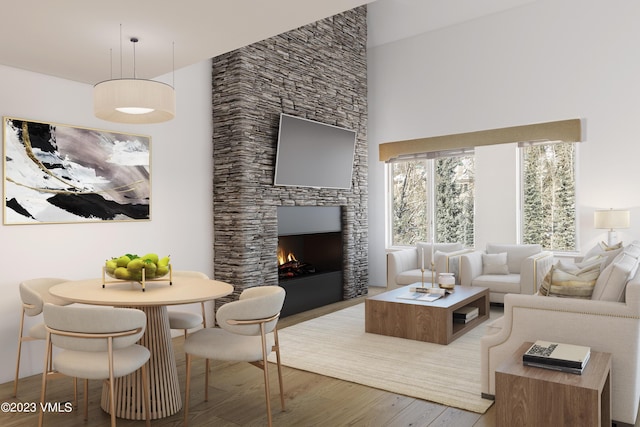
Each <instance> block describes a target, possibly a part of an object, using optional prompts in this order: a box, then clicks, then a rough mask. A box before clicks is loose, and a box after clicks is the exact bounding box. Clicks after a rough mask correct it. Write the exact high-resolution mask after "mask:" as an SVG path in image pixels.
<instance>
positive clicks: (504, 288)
mask: <svg viewBox="0 0 640 427" xmlns="http://www.w3.org/2000/svg"><path fill="white" fill-rule="evenodd" d="M552 265H553V253H551V252H549V251H543V250H542V246H541V245H515V244H511V245H509V244H501V245H497V244H487V249H486V250H485V251H474V252H469V253H466V254H462V255H461V256H460V284H461V285H462V286H483V287H487V288H489V293H490V294H489V295H490V297H489V299H490V301H491V302H496V303H502V302H504V297H505V295H506V294H529V295H531V294H534V293H536V292H537V291H538V288H539V286H540V283H542V280H543V279H544V277H545V275H546V274H547V273H548V272H549V270H550V269H551V266H552Z"/></svg>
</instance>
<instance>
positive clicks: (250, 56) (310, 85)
mask: <svg viewBox="0 0 640 427" xmlns="http://www.w3.org/2000/svg"><path fill="white" fill-rule="evenodd" d="M366 39H367V31H366V7H365V6H363V7H359V8H356V9H354V10H351V11H347V12H345V13H342V14H339V15H336V16H333V17H331V18H327V19H324V20H321V21H318V22H315V23H313V24H310V25H307V26H304V27H301V28H298V29H296V30H293V31H289V32H287V33H284V34H281V35H278V36H275V37H272V38H270V39H267V40H264V41H262V42H259V43H256V44H253V45H250V46H247V47H244V48H241V49H238V50H235V51H233V52H230V53H227V54H224V55H221V56H218V57H216V58H213V159H214V180H213V193H214V194H213V200H214V205H213V214H214V218H213V221H214V274H215V278H216V279H218V280H223V281H226V282H229V283H231V284H233V285H234V287H235V293H234V295H231V296H229V297H227V298H226V299H223V300H222V301H221V302H225V301H227V300H231V299H235V298H236V297H237V294H238V293H239V292H241V291H242V290H243V289H244V288H247V287H253V286H259V285H277V284H278V267H277V247H278V235H277V234H278V232H277V229H278V227H277V213H276V211H277V206H280V205H284V206H296V205H300V206H341V207H342V228H343V232H342V233H343V242H344V251H343V252H344V254H345V255H344V263H343V264H344V299H349V298H353V297H356V296H360V295H364V294H366V293H367V284H368V271H367V270H368V239H367V58H366ZM280 113H287V114H291V115H295V116H298V117H304V118H307V119H311V120H316V121H319V122H322V123H327V124H331V125H335V126H340V127H345V128H349V129H354V130H356V131H357V144H356V152H355V159H354V170H353V178H352V187H351V189H350V190H336V189H314V188H302V187H276V186H274V185H273V178H274V167H275V157H276V148H277V139H278V125H279V119H280Z"/></svg>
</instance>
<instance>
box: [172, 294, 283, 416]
mask: <svg viewBox="0 0 640 427" xmlns="http://www.w3.org/2000/svg"><path fill="white" fill-rule="evenodd" d="M284 298H285V291H284V289H283V288H281V287H280V286H257V287H254V288H248V289H245V290H244V291H243V292H242V293H241V294H240V297H239V299H238V300H237V301H233V302H229V303H226V304H224V305H223V306H222V307H220V308H219V309H218V312H217V313H216V320H217V322H218V325H219V326H220V327H219V328H206V329H200V330H199V331H196V332H194V333H192V334H191V335H189V336H188V337H187V339H186V340H185V343H184V351H185V353H186V364H187V380H186V390H185V403H184V425H185V426H186V425H187V424H188V421H189V394H190V393H189V391H190V388H191V361H192V358H193V356H197V357H202V358H204V359H205V360H206V361H205V384H204V400H205V402H206V401H208V400H209V361H210V360H223V361H243V362H249V363H251V364H252V365H254V366H257V367H259V368H260V369H262V371H263V372H264V391H265V397H266V402H267V420H268V424H269V426H271V425H272V422H271V402H270V400H271V399H270V393H269V369H268V363H267V356H268V355H269V354H270V353H271V352H272V351H273V352H275V354H276V363H277V367H278V382H279V384H280V404H281V406H282V410H283V411H284V390H283V386H282V365H281V363H280V348H279V343H278V330H277V324H278V318H279V317H280V310H282V305H283V304H284Z"/></svg>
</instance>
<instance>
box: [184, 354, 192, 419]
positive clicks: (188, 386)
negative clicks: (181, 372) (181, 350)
mask: <svg viewBox="0 0 640 427" xmlns="http://www.w3.org/2000/svg"><path fill="white" fill-rule="evenodd" d="M185 356H186V363H187V374H186V375H187V381H186V385H185V390H184V427H187V424H188V423H189V394H190V390H191V355H190V354H189V353H186V354H185Z"/></svg>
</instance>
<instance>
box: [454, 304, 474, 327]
mask: <svg viewBox="0 0 640 427" xmlns="http://www.w3.org/2000/svg"><path fill="white" fill-rule="evenodd" d="M479 313H480V311H479V310H478V307H470V306H466V307H460V308H459V309H457V310H455V311H454V312H453V321H454V322H455V323H467V322H470V321H472V320H473V319H475V318H476V317H478V314H479Z"/></svg>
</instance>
